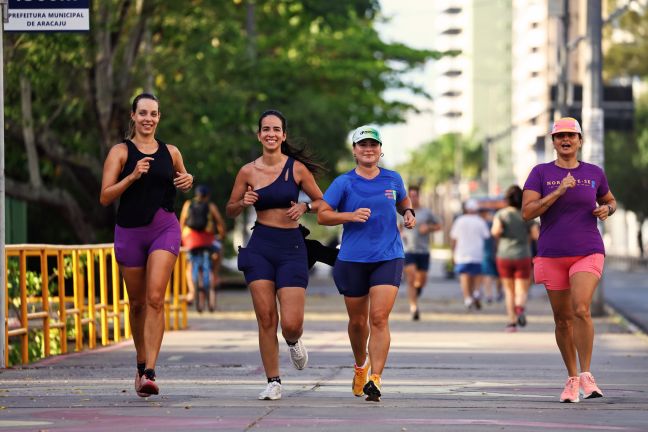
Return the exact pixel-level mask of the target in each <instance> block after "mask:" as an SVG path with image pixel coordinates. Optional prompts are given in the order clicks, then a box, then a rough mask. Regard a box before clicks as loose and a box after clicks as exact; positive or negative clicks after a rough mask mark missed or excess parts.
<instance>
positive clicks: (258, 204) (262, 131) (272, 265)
mask: <svg viewBox="0 0 648 432" xmlns="http://www.w3.org/2000/svg"><path fill="white" fill-rule="evenodd" d="M286 133H287V122H286V118H285V117H284V116H283V114H282V113H280V112H279V111H276V110H269V111H265V112H263V113H262V114H261V116H260V117H259V124H258V132H257V139H258V140H259V142H260V143H261V146H262V151H263V153H262V155H261V156H260V157H258V158H257V159H255V160H253V161H252V162H250V163H248V164H246V165H244V166H243V167H242V168H241V169H240V170H239V172H238V174H237V176H236V180H235V181H234V186H233V188H232V194H231V196H230V199H229V201H228V203H227V208H226V214H227V216H228V217H231V218H234V217H236V216H238V215H240V214H241V213H242V212H243V210H245V209H246V208H247V207H250V206H254V208H255V209H256V215H257V219H256V222H255V224H254V228H253V229H254V232H253V233H252V236H251V237H250V240H249V241H248V244H247V245H246V247H245V248H239V255H238V268H239V270H241V271H242V272H243V273H244V274H245V281H246V282H247V284H248V286H249V288H250V294H251V295H252V303H253V305H254V312H255V313H256V318H257V324H258V327H259V349H260V352H261V361H262V362H263V368H264V370H265V373H266V377H267V380H268V382H267V385H266V388H265V390H263V391H262V392H261V393H260V394H259V399H267V400H276V399H281V390H282V389H281V376H280V374H279V341H278V339H277V327H278V324H279V320H281V333H282V335H283V337H284V339H285V340H286V343H287V344H288V350H289V352H290V359H291V361H292V364H293V366H295V368H296V369H298V370H301V369H304V368H305V367H306V364H307V363H308V352H307V350H306V347H305V346H304V344H303V342H302V340H301V337H302V333H303V331H304V304H305V301H306V287H307V286H308V256H307V251H306V244H305V242H304V235H303V234H302V231H301V230H300V229H299V219H300V218H301V216H302V215H303V214H304V213H306V212H309V211H311V208H312V210H314V211H317V208H318V206H319V204H320V202H321V199H322V192H321V191H320V188H319V187H318V186H317V183H315V178H314V177H313V172H318V171H320V170H323V168H322V167H321V166H320V165H318V164H317V163H315V162H313V160H312V159H311V158H310V157H309V156H308V155H307V154H306V153H305V152H304V150H303V149H302V150H299V149H296V148H294V147H293V146H291V145H290V144H289V143H288V141H287V136H286ZM300 189H302V190H303V191H304V192H305V193H306V194H307V195H308V196H309V198H310V199H311V200H312V207H311V205H310V204H308V203H306V202H298V198H299V191H300ZM277 300H278V302H279V309H277Z"/></svg>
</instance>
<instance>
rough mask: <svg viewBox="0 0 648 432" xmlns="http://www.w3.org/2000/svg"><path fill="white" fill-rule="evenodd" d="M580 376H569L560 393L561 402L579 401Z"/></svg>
mask: <svg viewBox="0 0 648 432" xmlns="http://www.w3.org/2000/svg"><path fill="white" fill-rule="evenodd" d="M578 381H579V380H578V377H577V376H575V377H569V378H567V382H565V389H564V390H563V392H562V393H561V394H560V402H574V403H575V402H578V401H579V399H578V393H579V382H578Z"/></svg>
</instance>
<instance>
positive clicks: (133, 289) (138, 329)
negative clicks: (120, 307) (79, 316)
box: [100, 93, 193, 397]
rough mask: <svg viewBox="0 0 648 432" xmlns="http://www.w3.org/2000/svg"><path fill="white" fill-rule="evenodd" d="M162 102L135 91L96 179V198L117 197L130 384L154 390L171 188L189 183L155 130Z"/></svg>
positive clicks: (174, 241)
mask: <svg viewBox="0 0 648 432" xmlns="http://www.w3.org/2000/svg"><path fill="white" fill-rule="evenodd" d="M160 116H161V114H160V104H159V102H158V99H157V98H156V97H155V96H153V95H152V94H148V93H142V94H140V95H138V96H137V97H135V99H134V100H133V104H132V106H131V131H130V132H129V134H128V139H126V140H125V141H124V142H123V143H120V144H117V145H115V146H113V148H112V149H110V152H109V153H108V156H107V157H106V162H105V163H104V168H103V178H102V182H101V197H100V202H101V204H102V205H104V206H107V205H109V204H111V203H112V202H114V201H115V200H116V199H119V208H118V210H117V224H116V225H115V246H114V247H115V259H116V260H117V262H118V263H119V269H120V271H121V274H122V276H123V277H124V281H125V282H126V291H127V292H128V301H129V308H130V325H131V329H132V334H133V342H134V343H135V350H136V358H137V373H136V375H135V391H136V392H137V394H138V395H139V396H142V397H147V396H150V395H156V394H158V393H159V388H158V385H157V383H156V382H155V364H156V362H157V358H158V355H159V352H160V346H161V344H162V337H163V335H164V322H165V320H164V295H165V292H166V287H167V284H168V283H169V280H170V278H171V272H172V271H173V267H174V265H175V262H176V259H177V257H178V253H179V252H180V224H179V223H178V219H177V218H176V215H175V212H174V208H173V205H174V202H175V195H176V189H179V190H181V191H183V192H184V191H187V190H189V189H190V188H191V186H192V184H193V176H192V175H191V174H188V173H187V170H186V169H185V166H184V163H183V161H182V155H181V154H180V151H179V150H178V148H177V147H175V146H172V145H170V144H165V143H163V142H162V141H160V140H158V139H156V138H155V130H156V128H157V126H158V123H159V121H160Z"/></svg>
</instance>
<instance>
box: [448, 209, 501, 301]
mask: <svg viewBox="0 0 648 432" xmlns="http://www.w3.org/2000/svg"><path fill="white" fill-rule="evenodd" d="M478 210H479V204H478V203H477V201H476V200H474V199H472V198H471V199H469V200H467V201H466V202H465V203H464V214H462V215H461V216H459V217H458V218H457V219H455V221H454V222H453V224H452V228H451V229H450V245H451V248H452V255H453V260H454V265H455V268H454V270H455V273H458V274H459V284H460V285H461V293H462V295H463V299H464V305H465V306H466V309H468V310H473V309H477V310H478V309H481V301H480V299H479V294H478V291H477V287H478V284H479V277H480V275H481V273H482V261H483V260H484V241H485V240H486V239H487V238H489V237H490V235H491V233H490V231H489V229H488V225H486V222H485V221H484V219H482V218H481V217H480V216H479V215H478V214H477V211H478Z"/></svg>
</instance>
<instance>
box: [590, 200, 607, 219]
mask: <svg viewBox="0 0 648 432" xmlns="http://www.w3.org/2000/svg"><path fill="white" fill-rule="evenodd" d="M592 214H593V215H594V216H595V217H597V218H599V219H600V220H602V221H604V220H605V219H607V218H608V216H610V207H608V205H607V204H601V205H600V206H598V207H596V208H595V209H594V211H592Z"/></svg>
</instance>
